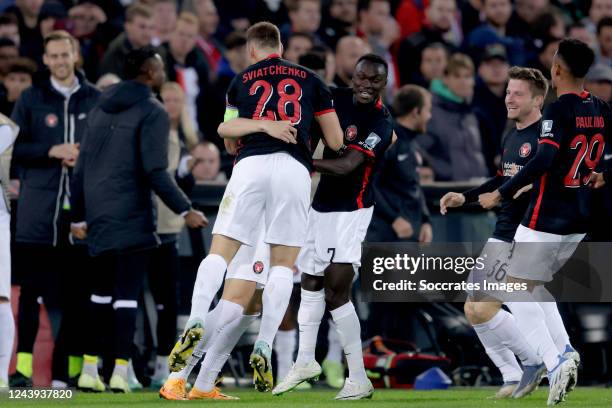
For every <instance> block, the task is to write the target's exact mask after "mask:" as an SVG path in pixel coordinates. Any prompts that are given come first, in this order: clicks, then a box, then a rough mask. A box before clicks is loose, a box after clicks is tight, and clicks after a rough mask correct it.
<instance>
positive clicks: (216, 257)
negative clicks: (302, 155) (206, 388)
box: [168, 156, 270, 371]
mask: <svg viewBox="0 0 612 408" xmlns="http://www.w3.org/2000/svg"><path fill="white" fill-rule="evenodd" d="M265 161H266V156H253V157H247V158H245V159H243V160H241V161H240V162H238V164H236V166H235V167H234V172H233V174H232V177H231V179H230V181H229V183H228V185H227V187H226V189H225V193H224V195H223V199H222V201H221V204H220V206H219V212H218V214H217V219H216V221H215V225H214V227H213V239H212V243H211V247H210V251H209V254H208V255H207V256H206V258H204V260H203V261H202V263H201V264H200V267H199V268H198V274H197V277H196V282H195V285H194V289H193V296H192V301H191V312H190V315H189V320H188V321H187V324H186V326H185V331H184V333H183V335H182V336H181V337H180V338H179V340H178V342H177V343H176V345H175V346H174V348H173V349H172V352H171V353H170V357H169V359H168V360H169V366H170V370H171V371H177V370H179V369H180V368H182V367H183V366H184V364H185V362H186V361H187V359H188V358H189V356H190V355H191V353H192V352H193V349H194V347H195V346H196V345H197V343H198V342H199V341H200V339H201V338H202V335H203V332H204V324H205V320H206V315H207V314H208V311H209V309H210V305H211V303H212V301H213V299H214V297H215V295H216V293H217V292H218V290H219V288H220V287H221V284H222V283H223V276H224V274H225V270H226V269H227V266H228V264H229V263H230V262H231V261H232V259H233V258H234V256H235V255H236V253H237V252H238V250H239V249H240V247H241V246H242V245H243V244H245V245H249V246H253V245H255V244H256V240H255V238H256V236H257V232H258V231H259V230H258V229H257V226H258V225H259V223H260V222H261V219H262V218H263V217H264V206H265V202H266V188H265V187H266V183H267V181H268V179H269V175H268V173H269V171H270V169H269V167H268V166H267V165H266V163H265ZM262 162H264V163H262Z"/></svg>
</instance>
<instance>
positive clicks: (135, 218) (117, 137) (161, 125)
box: [71, 81, 191, 256]
mask: <svg viewBox="0 0 612 408" xmlns="http://www.w3.org/2000/svg"><path fill="white" fill-rule="evenodd" d="M87 125H88V130H87V133H86V136H85V139H84V141H83V143H82V145H81V153H80V156H79V159H78V161H77V166H76V169H75V174H74V180H73V186H72V198H71V202H72V219H73V221H75V222H79V221H87V234H88V237H87V244H88V245H89V251H90V253H91V254H92V255H94V256H95V255H98V254H100V253H102V252H106V251H126V250H137V249H146V248H151V247H154V246H156V245H157V244H158V243H159V238H158V237H157V235H156V232H155V231H156V225H155V220H156V217H155V202H154V197H153V194H152V193H153V192H155V194H157V195H158V196H159V197H160V198H161V199H162V201H163V202H164V203H165V204H166V205H167V206H168V207H169V208H170V209H171V210H172V211H174V212H175V213H177V214H180V213H182V212H185V211H187V210H189V208H190V206H191V204H190V202H189V200H188V199H187V198H186V197H185V195H184V194H183V193H182V192H181V190H180V189H179V188H178V187H177V185H176V183H175V181H174V180H173V179H172V177H170V175H169V174H168V172H167V171H166V168H167V167H168V133H169V131H170V121H169V119H168V115H167V114H166V112H165V111H164V109H163V107H162V105H161V104H160V103H159V101H157V100H156V99H155V97H154V95H153V93H152V92H151V90H150V89H149V87H147V86H146V85H144V84H141V83H138V82H136V81H124V82H121V83H119V84H117V85H115V86H113V87H111V88H110V89H108V90H107V91H106V92H104V93H103V94H102V95H101V96H100V102H99V103H98V105H97V106H96V107H95V108H94V109H93V110H92V111H91V112H90V114H89V120H88V122H87Z"/></svg>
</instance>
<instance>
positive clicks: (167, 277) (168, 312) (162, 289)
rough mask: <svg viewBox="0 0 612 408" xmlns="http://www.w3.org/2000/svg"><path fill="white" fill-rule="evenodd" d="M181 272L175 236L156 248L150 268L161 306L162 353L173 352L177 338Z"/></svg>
mask: <svg viewBox="0 0 612 408" xmlns="http://www.w3.org/2000/svg"><path fill="white" fill-rule="evenodd" d="M162 242H164V240H163V238H162ZM178 275H179V254H178V249H177V246H176V238H175V239H174V240H170V241H168V242H164V243H162V244H161V245H160V246H159V247H157V248H155V249H154V250H153V254H152V261H151V267H150V268H149V287H150V289H151V293H152V295H153V299H155V304H156V306H157V330H156V332H157V355H158V356H167V355H169V354H170V351H172V347H173V346H174V341H175V340H176V317H177V313H178V296H177V290H178V287H177V282H178Z"/></svg>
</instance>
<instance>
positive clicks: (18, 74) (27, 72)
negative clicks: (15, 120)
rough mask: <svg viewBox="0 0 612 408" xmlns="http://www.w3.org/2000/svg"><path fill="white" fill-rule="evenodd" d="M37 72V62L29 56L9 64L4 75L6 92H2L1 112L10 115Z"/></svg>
mask: <svg viewBox="0 0 612 408" xmlns="http://www.w3.org/2000/svg"><path fill="white" fill-rule="evenodd" d="M35 72H36V64H35V63H34V61H32V60H29V59H27V58H17V59H16V60H15V61H14V62H13V63H12V64H11V65H9V68H8V72H7V74H6V75H5V77H4V81H3V84H4V88H5V89H6V93H2V94H0V113H2V114H4V115H6V116H10V115H11V114H12V113H13V108H14V107H15V103H16V102H17V99H19V96H21V93H22V92H23V91H24V90H25V89H26V88H28V87H30V85H32V78H33V76H34V73H35Z"/></svg>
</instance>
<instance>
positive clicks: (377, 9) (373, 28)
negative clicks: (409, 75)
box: [358, 0, 400, 100]
mask: <svg viewBox="0 0 612 408" xmlns="http://www.w3.org/2000/svg"><path fill="white" fill-rule="evenodd" d="M358 31H359V33H360V34H361V35H362V36H364V37H365V40H366V41H367V42H368V43H369V44H370V48H371V49H372V52H373V53H374V54H377V55H380V56H381V57H383V58H384V59H385V61H387V65H388V66H389V67H390V69H389V74H388V77H387V88H386V100H392V99H393V94H394V93H395V90H396V88H397V80H396V78H395V73H396V69H395V63H394V61H393V58H392V57H391V53H390V52H389V48H390V47H391V44H393V43H394V42H395V40H397V39H398V38H399V34H400V31H399V26H398V25H397V22H396V21H395V19H394V18H393V16H392V15H391V4H390V3H389V1H388V0H367V1H363V2H361V4H360V9H359V30H358Z"/></svg>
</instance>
